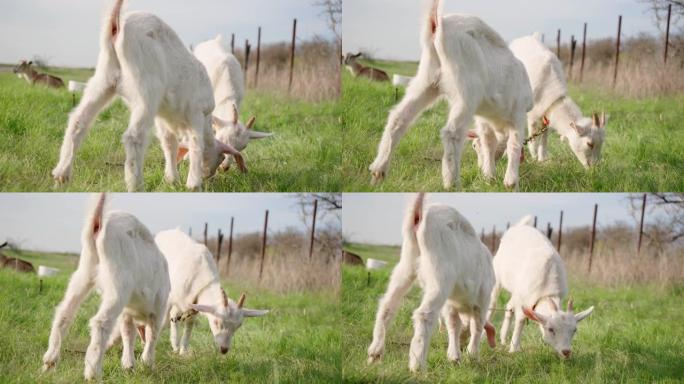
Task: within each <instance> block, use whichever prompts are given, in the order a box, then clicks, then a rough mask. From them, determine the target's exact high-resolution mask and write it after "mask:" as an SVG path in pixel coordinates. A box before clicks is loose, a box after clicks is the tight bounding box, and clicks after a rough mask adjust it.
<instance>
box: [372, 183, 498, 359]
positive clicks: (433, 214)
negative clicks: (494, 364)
mask: <svg viewBox="0 0 684 384" xmlns="http://www.w3.org/2000/svg"><path fill="white" fill-rule="evenodd" d="M423 199H424V195H423V194H419V195H418V196H417V197H416V199H415V201H414V202H413V204H412V205H411V206H410V207H409V208H408V210H407V212H406V216H405V219H404V228H403V236H404V240H403V244H402V247H401V259H400V261H399V264H397V266H396V267H395V268H394V270H393V271H392V276H391V278H390V282H389V286H388V288H387V292H386V293H385V295H384V296H383V297H382V299H381V300H380V304H379V307H378V312H377V316H376V319H375V328H374V330H373V342H372V343H371V345H370V346H369V347H368V361H369V363H371V362H374V361H376V360H378V359H379V358H380V357H381V356H382V354H383V352H384V349H385V333H386V329H387V327H388V326H389V325H390V323H391V321H392V319H393V317H394V315H395V314H396V311H397V309H398V307H399V304H400V301H401V299H402V298H403V296H404V295H405V294H406V293H407V292H408V290H409V289H410V288H411V286H412V284H413V281H414V280H415V279H416V277H417V278H418V282H419V283H420V286H421V287H422V289H423V298H422V300H421V303H420V305H419V306H418V308H417V309H416V310H415V311H414V313H413V324H414V335H413V339H412V341H411V349H410V353H409V369H410V370H412V371H417V370H418V369H420V368H424V367H425V363H426V361H427V354H428V348H429V345H430V337H431V334H432V331H433V329H434V325H435V324H436V322H437V319H438V317H439V314H440V309H441V310H442V315H443V317H444V318H445V319H446V324H447V330H448V334H449V347H448V350H447V357H448V358H449V360H451V361H458V360H459V359H460V345H459V344H460V341H459V336H460V329H461V320H460V317H459V315H465V316H467V317H468V318H469V319H470V329H471V330H476V332H473V333H471V337H470V342H469V344H468V354H469V355H471V356H473V357H476V356H477V355H478V349H479V344H480V338H481V336H482V330H483V328H485V316H486V314H487V308H489V300H490V294H491V290H492V287H493V285H494V281H495V278H494V270H493V269H492V262H491V254H490V252H489V250H488V249H487V248H486V247H485V246H484V245H483V244H482V242H480V239H479V237H478V235H477V233H475V230H474V229H473V227H472V226H471V225H470V223H469V222H468V220H467V219H466V218H465V217H463V216H462V215H461V214H459V213H458V212H457V211H456V210H455V209H454V208H452V207H449V206H445V205H439V204H435V205H430V206H428V207H427V208H425V209H423ZM486 329H487V336H488V339H489V341H490V345H492V343H493V342H494V333H493V332H494V329H493V328H492V327H491V326H488V327H486Z"/></svg>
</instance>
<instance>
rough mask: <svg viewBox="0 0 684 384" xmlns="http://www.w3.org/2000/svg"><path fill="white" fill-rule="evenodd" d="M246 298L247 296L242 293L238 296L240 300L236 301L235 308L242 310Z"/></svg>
mask: <svg viewBox="0 0 684 384" xmlns="http://www.w3.org/2000/svg"><path fill="white" fill-rule="evenodd" d="M246 298H247V294H245V293H244V292H242V294H241V295H240V298H239V299H238V302H237V306H238V308H242V306H243V305H245V299H246Z"/></svg>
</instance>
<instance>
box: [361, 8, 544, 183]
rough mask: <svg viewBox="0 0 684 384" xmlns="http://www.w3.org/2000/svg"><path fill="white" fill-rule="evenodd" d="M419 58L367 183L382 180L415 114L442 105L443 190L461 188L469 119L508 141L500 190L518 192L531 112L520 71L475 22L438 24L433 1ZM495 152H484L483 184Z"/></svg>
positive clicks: (444, 19)
mask: <svg viewBox="0 0 684 384" xmlns="http://www.w3.org/2000/svg"><path fill="white" fill-rule="evenodd" d="M422 50H423V52H422V56H421V59H420V64H419V66H418V73H417V75H416V77H415V78H414V79H413V80H412V81H411V83H410V84H409V86H408V88H407V89H406V95H405V96H404V98H403V99H402V101H401V102H400V103H399V104H398V105H397V106H396V107H395V108H394V109H392V111H391V112H390V114H389V118H388V120H387V125H386V126H385V130H384V133H383V136H382V139H381V141H380V144H379V146H378V154H377V157H376V158H375V161H373V163H372V164H371V165H370V167H369V170H370V171H371V173H372V177H373V179H372V181H373V182H374V183H377V182H380V181H381V180H383V179H384V178H385V176H386V173H387V170H388V168H389V159H390V156H391V154H392V151H393V150H394V148H395V147H396V145H397V144H398V143H399V140H401V137H402V136H403V135H404V134H405V133H406V131H407V129H408V128H409V126H410V125H411V123H412V122H413V120H415V118H416V117H417V116H418V114H419V113H420V112H421V111H422V110H424V109H425V108H427V107H429V106H430V105H432V104H433V103H434V102H435V101H436V100H438V99H439V98H440V97H444V98H446V99H447V101H448V102H449V108H450V110H449V117H448V120H447V124H446V126H445V127H444V128H442V131H441V135H442V144H443V146H444V154H443V157H442V179H443V183H444V188H446V189H448V188H452V187H454V186H456V187H458V186H459V185H460V165H461V154H462V150H463V144H464V142H465V139H466V136H467V133H468V127H469V125H470V124H471V123H472V121H473V117H474V116H476V115H477V116H478V117H479V118H480V119H485V120H486V121H488V122H489V123H490V124H491V125H492V126H493V127H494V128H495V129H496V130H498V131H501V132H507V133H508V143H507V148H506V151H507V153H508V168H507V169H506V176H505V178H504V184H505V185H506V187H508V188H517V185H518V180H519V173H518V172H519V167H520V153H521V151H522V140H523V138H524V130H525V125H526V115H527V111H529V110H530V109H531V108H532V90H531V88H530V81H529V79H528V78H527V73H526V72H525V68H524V67H523V65H522V63H520V61H518V60H517V59H516V58H515V57H514V56H513V53H511V51H510V50H509V49H508V47H507V46H506V43H505V42H504V41H503V39H502V38H501V37H500V36H499V34H497V33H496V32H495V31H494V30H493V29H491V28H490V27H489V26H488V25H486V24H485V23H484V22H483V21H482V20H480V19H478V18H476V17H473V16H467V15H461V14H451V15H446V16H442V15H441V1H440V0H432V4H431V8H430V9H429V12H428V15H427V17H425V21H424V25H423V37H422ZM494 145H495V143H490V142H489V141H487V142H486V143H485V145H484V146H483V147H484V148H485V156H484V161H483V172H484V175H485V177H487V178H493V177H494V175H495V164H494V159H493V152H494Z"/></svg>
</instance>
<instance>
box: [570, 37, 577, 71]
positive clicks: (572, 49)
mask: <svg viewBox="0 0 684 384" xmlns="http://www.w3.org/2000/svg"><path fill="white" fill-rule="evenodd" d="M575 48H577V40H575V35H572V36H570V69H569V70H568V79H572V67H573V66H574V65H575Z"/></svg>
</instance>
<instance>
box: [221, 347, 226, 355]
mask: <svg viewBox="0 0 684 384" xmlns="http://www.w3.org/2000/svg"><path fill="white" fill-rule="evenodd" d="M226 353H228V348H226V347H221V354H223V355H225V354H226Z"/></svg>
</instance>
